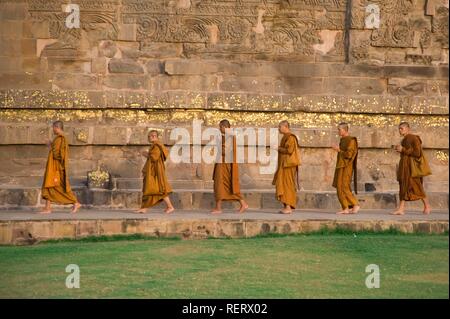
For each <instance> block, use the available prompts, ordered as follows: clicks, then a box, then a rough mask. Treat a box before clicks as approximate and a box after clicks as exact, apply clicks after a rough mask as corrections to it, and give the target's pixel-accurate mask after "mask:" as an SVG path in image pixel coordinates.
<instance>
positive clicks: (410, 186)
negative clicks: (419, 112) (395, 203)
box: [391, 122, 431, 215]
mask: <svg viewBox="0 0 450 319" xmlns="http://www.w3.org/2000/svg"><path fill="white" fill-rule="evenodd" d="M398 131H399V133H400V135H401V136H403V140H402V142H401V145H395V146H394V149H395V150H396V151H397V152H398V153H400V162H399V165H398V171H397V180H398V182H399V184H400V194H399V197H400V205H399V207H398V208H397V210H396V211H394V212H392V213H391V214H392V215H404V214H405V202H406V201H415V200H419V199H420V200H422V202H423V213H424V214H426V215H428V214H430V213H431V206H430V203H429V201H428V198H427V195H426V194H425V190H424V188H423V177H412V176H411V157H415V158H420V157H421V156H423V150H422V140H421V139H420V137H419V136H417V135H414V134H411V128H410V126H409V123H407V122H402V123H400V125H399V127H398Z"/></svg>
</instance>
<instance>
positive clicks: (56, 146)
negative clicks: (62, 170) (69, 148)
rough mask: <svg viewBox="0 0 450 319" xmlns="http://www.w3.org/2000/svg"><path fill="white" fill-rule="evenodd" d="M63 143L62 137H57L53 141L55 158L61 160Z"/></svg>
mask: <svg viewBox="0 0 450 319" xmlns="http://www.w3.org/2000/svg"><path fill="white" fill-rule="evenodd" d="M61 144H62V138H60V137H59V138H57V139H56V140H55V141H54V142H53V143H52V152H53V158H54V159H55V160H58V161H61V160H62V155H61Z"/></svg>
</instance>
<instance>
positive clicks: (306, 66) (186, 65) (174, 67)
mask: <svg viewBox="0 0 450 319" xmlns="http://www.w3.org/2000/svg"><path fill="white" fill-rule="evenodd" d="M164 67H165V72H166V73H167V74H170V75H203V74H217V73H223V74H233V75H237V76H259V75H261V74H264V75H265V76H274V77H333V76H351V77H358V76H361V77H367V76H372V77H391V76H395V77H411V78H422V79H423V78H425V79H448V66H374V65H365V64H354V65H346V64H342V63H296V62H291V61H290V62H260V61H258V62H241V63H239V62H224V61H223V60H201V61H195V60H191V61H188V60H186V59H174V60H167V61H165V64H164Z"/></svg>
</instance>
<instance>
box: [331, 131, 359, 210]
mask: <svg viewBox="0 0 450 319" xmlns="http://www.w3.org/2000/svg"><path fill="white" fill-rule="evenodd" d="M338 134H339V136H340V137H341V140H340V142H339V146H337V145H333V146H332V148H333V149H334V150H335V151H336V152H337V160H336V169H335V171H334V179H333V187H335V188H336V191H337V196H338V199H339V202H340V203H341V207H342V210H341V211H339V212H337V214H356V213H357V212H358V211H359V209H360V206H359V203H358V200H357V199H356V197H355V196H354V195H353V193H352V188H351V181H352V176H353V175H354V190H355V193H357V188H356V185H357V175H356V174H357V171H356V161H357V158H358V141H357V139H356V137H353V136H350V135H349V132H348V124H347V123H340V124H339V125H338ZM349 208H351V210H349Z"/></svg>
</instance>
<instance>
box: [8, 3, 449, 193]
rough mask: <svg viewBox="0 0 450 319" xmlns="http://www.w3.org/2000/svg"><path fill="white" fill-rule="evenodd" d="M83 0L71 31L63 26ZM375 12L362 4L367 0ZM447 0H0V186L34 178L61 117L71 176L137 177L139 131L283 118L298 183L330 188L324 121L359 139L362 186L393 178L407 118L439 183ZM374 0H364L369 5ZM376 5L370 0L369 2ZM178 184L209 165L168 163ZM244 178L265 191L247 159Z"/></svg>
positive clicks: (444, 160)
mask: <svg viewBox="0 0 450 319" xmlns="http://www.w3.org/2000/svg"><path fill="white" fill-rule="evenodd" d="M70 2H71V3H75V4H79V6H80V9H81V12H80V18H81V24H80V28H73V29H69V28H67V27H66V25H65V20H66V17H67V16H68V13H65V12H64V8H65V4H68V3H70ZM373 4H375V5H377V6H378V8H379V11H380V24H379V26H378V28H372V27H373V24H374V21H376V20H377V18H376V16H374V15H376V12H375V13H370V12H368V13H366V8H368V6H369V5H373ZM448 7H449V4H448V1H443V0H428V1H425V0H422V1H420V0H398V1H390V0H371V1H366V0H353V1H351V3H350V4H349V3H347V1H344V0H321V1H314V0H313V1H308V0H284V1H283V0H277V1H274V0H255V1H252V0H178V1H168V0H165V1H163V0H155V1H145V0H96V1H91V0H79V1H64V0H48V1H45V0H14V1H12V0H11V1H8V0H6V1H5V0H0V56H1V57H0V162H1V165H0V187H9V188H11V187H13V188H23V187H25V186H26V187H39V186H40V184H41V182H42V174H43V170H44V166H45V160H46V152H47V150H46V147H45V145H44V142H45V140H46V139H48V138H50V137H51V131H50V128H49V125H50V123H51V122H52V121H54V120H56V119H61V120H63V121H65V123H66V127H67V128H66V131H67V135H68V138H69V141H70V144H71V145H72V147H71V153H70V154H71V158H70V171H71V178H72V181H73V184H74V185H75V186H77V185H78V186H83V185H84V184H85V183H86V174H87V172H88V171H90V170H92V169H95V168H96V167H98V166H99V165H104V166H106V167H107V168H108V170H109V171H110V172H111V173H112V174H113V176H115V177H116V178H118V179H117V180H116V186H117V187H118V188H123V189H130V188H131V189H137V188H139V187H140V184H139V183H140V181H139V179H138V178H139V175H140V170H141V167H142V165H143V159H142V158H141V157H139V155H138V152H139V151H141V150H144V149H145V148H146V147H147V146H146V145H147V141H146V130H147V128H157V129H159V130H161V132H162V133H163V140H164V142H165V143H166V144H167V145H168V146H170V145H172V144H173V142H174V141H171V140H170V139H169V134H170V131H171V130H172V129H173V128H175V127H186V128H188V129H191V125H192V120H193V119H201V120H203V121H204V126H205V127H211V126H217V123H218V122H219V121H220V120H221V119H222V118H228V119H230V121H231V122H232V124H233V125H238V126H245V127H267V128H269V127H276V125H277V123H278V122H279V121H280V120H283V119H288V120H289V121H290V122H291V123H292V124H293V129H294V132H295V133H296V134H297V135H298V136H299V138H300V143H301V146H302V158H303V166H302V169H301V179H302V187H303V190H306V191H330V190H332V188H331V185H330V184H331V181H332V173H333V169H334V165H335V154H333V152H332V151H331V150H330V149H329V146H330V144H331V143H332V142H336V141H337V136H336V134H335V126H336V124H337V123H338V122H340V121H343V120H344V121H347V122H349V123H350V124H351V131H352V132H351V133H352V134H354V135H355V136H357V137H358V138H359V140H360V146H361V148H362V149H361V153H360V160H359V185H358V188H359V189H360V190H361V191H376V192H393V191H396V190H397V187H398V186H397V183H396V180H395V168H396V163H397V162H398V155H397V154H395V153H394V152H393V151H392V150H390V146H391V145H392V144H396V143H398V142H399V141H400V137H399V136H398V132H397V129H396V126H397V125H398V123H399V122H400V121H403V120H406V121H409V122H411V124H412V125H413V128H414V131H415V132H416V133H418V134H420V135H421V137H422V139H423V142H424V147H425V148H426V154H427V156H428V158H429V160H430V163H431V166H432V170H433V172H434V174H433V175H432V176H430V177H429V178H426V182H425V183H426V188H427V190H428V191H430V192H445V193H448V100H449V99H448V96H449V95H448V10H449V9H448ZM369 8H370V6H369ZM375 11H376V10H375ZM167 166H168V168H169V170H168V171H169V179H170V181H171V182H172V184H173V185H174V187H175V188H177V189H198V190H201V189H211V187H212V180H211V175H212V166H211V165H206V164H182V165H177V166H175V164H173V163H170V162H169V163H168V165H167ZM241 181H242V187H243V188H244V189H261V190H262V189H265V190H267V189H271V188H272V186H271V176H268V175H261V174H259V172H258V169H257V165H255V164H243V165H242V166H241Z"/></svg>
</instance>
